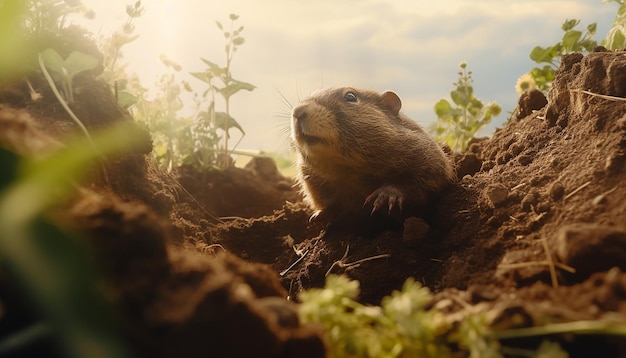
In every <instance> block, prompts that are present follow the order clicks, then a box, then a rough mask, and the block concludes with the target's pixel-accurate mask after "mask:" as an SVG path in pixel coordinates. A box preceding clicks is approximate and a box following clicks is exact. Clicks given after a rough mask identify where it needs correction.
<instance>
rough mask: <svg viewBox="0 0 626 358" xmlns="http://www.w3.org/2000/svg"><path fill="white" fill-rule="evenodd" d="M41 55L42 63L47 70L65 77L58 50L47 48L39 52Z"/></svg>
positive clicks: (62, 62)
mask: <svg viewBox="0 0 626 358" xmlns="http://www.w3.org/2000/svg"><path fill="white" fill-rule="evenodd" d="M41 56H42V57H43V61H44V64H45V65H46V67H47V68H48V69H49V70H51V71H54V72H56V73H58V74H59V75H61V76H62V77H63V78H65V79H66V78H67V74H66V73H65V72H64V70H63V68H64V61H63V58H62V57H61V55H59V53H58V52H56V51H55V50H53V49H51V48H48V49H45V50H44V51H43V52H42V53H41Z"/></svg>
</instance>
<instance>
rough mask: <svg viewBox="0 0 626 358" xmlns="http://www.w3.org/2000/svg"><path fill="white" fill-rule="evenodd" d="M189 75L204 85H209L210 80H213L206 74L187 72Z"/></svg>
mask: <svg viewBox="0 0 626 358" xmlns="http://www.w3.org/2000/svg"><path fill="white" fill-rule="evenodd" d="M189 74H190V75H192V76H193V77H195V78H197V79H199V80H200V81H202V82H206V83H211V80H212V79H213V76H211V75H210V74H208V73H206V72H189Z"/></svg>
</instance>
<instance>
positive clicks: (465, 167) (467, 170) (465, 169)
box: [455, 153, 483, 178]
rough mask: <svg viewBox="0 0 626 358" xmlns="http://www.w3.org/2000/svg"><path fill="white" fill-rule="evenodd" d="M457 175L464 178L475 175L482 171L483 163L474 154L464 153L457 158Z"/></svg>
mask: <svg viewBox="0 0 626 358" xmlns="http://www.w3.org/2000/svg"><path fill="white" fill-rule="evenodd" d="M455 161H456V175H457V177H459V178H463V177H464V176H466V175H474V174H476V173H477V172H479V171H480V169H481V168H482V165H483V161H482V160H480V158H478V156H477V155H476V154H474V153H463V154H462V155H459V156H458V157H457V159H456V160H455Z"/></svg>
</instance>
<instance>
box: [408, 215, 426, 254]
mask: <svg viewBox="0 0 626 358" xmlns="http://www.w3.org/2000/svg"><path fill="white" fill-rule="evenodd" d="M429 230H430V227H429V226H428V224H427V223H426V221H424V219H421V218H418V217H415V216H411V217H410V218H407V219H406V220H404V233H403V234H402V242H403V243H404V244H405V245H406V246H407V247H411V248H418V247H420V246H424V243H423V241H424V239H425V238H426V236H427V235H428V231H429Z"/></svg>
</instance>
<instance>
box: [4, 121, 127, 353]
mask: <svg viewBox="0 0 626 358" xmlns="http://www.w3.org/2000/svg"><path fill="white" fill-rule="evenodd" d="M130 133H131V131H129V130H128V129H127V128H125V127H116V128H113V129H110V130H108V131H107V132H106V133H102V134H99V135H96V136H94V142H95V143H96V145H97V146H98V148H99V153H104V154H113V153H115V152H118V151H120V150H122V149H124V148H127V147H128V146H129V145H131V144H132V135H131V134H130ZM86 146H88V143H87V141H86V139H85V138H80V139H78V140H77V141H74V142H72V143H70V144H69V145H68V146H67V147H65V148H63V149H60V150H58V151H57V152H55V153H52V154H50V155H48V156H47V157H46V158H45V159H37V160H36V159H30V158H23V159H21V158H18V157H17V156H16V155H15V154H13V153H11V152H9V151H7V150H5V149H2V148H0V227H2V230H0V264H1V265H2V267H3V270H6V271H5V272H7V273H8V275H9V276H10V277H12V279H14V280H15V282H16V283H17V284H18V285H19V286H20V287H21V289H22V290H23V292H24V293H25V294H26V295H27V297H28V298H29V302H28V303H32V304H35V305H36V308H37V310H36V311H37V312H41V314H42V315H43V320H44V322H43V324H41V325H36V326H35V327H34V328H35V331H36V332H40V334H41V332H42V331H43V334H45V333H46V332H47V333H48V334H52V335H53V337H54V338H55V339H57V340H58V341H60V343H61V344H62V347H63V348H64V354H63V356H69V357H102V358H104V357H111V358H112V357H127V356H129V352H128V351H127V349H126V347H125V346H124V344H123V343H122V340H121V338H120V337H119V333H118V332H117V329H116V327H115V323H114V322H113V321H112V318H111V317H112V316H111V314H110V312H111V307H110V306H109V305H108V303H107V302H106V300H105V298H104V296H103V295H102V293H101V292H100V288H99V287H98V280H99V277H98V275H97V273H96V271H95V269H94V267H93V263H92V262H90V261H89V260H88V259H87V258H88V257H89V255H88V254H87V252H86V250H85V248H83V247H82V246H81V245H80V244H79V242H78V241H77V240H75V239H74V238H72V237H71V236H69V235H68V234H67V233H66V232H64V231H63V230H61V229H60V228H59V227H57V226H55V225H53V224H52V223H50V222H49V221H48V220H47V219H46V215H45V214H46V212H47V211H48V210H49V209H50V208H51V207H52V206H54V205H55V204H57V203H59V202H61V201H62V200H64V198H66V197H67V196H68V195H70V194H71V193H72V190H73V189H74V186H75V180H76V179H78V178H79V177H80V175H81V174H82V173H84V172H85V169H86V168H88V167H89V164H91V163H93V161H94V160H95V159H97V155H96V154H95V153H94V152H93V151H91V150H85V147H86ZM77 303H79V304H77ZM46 328H48V329H46ZM29 333H31V332H29ZM17 335H19V333H18V334H17ZM22 337H23V336H22ZM12 342H13V340H12V339H11V338H8V339H7V340H6V341H2V342H0V347H1V348H2V349H4V351H3V352H5V353H6V349H11V347H12Z"/></svg>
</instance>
